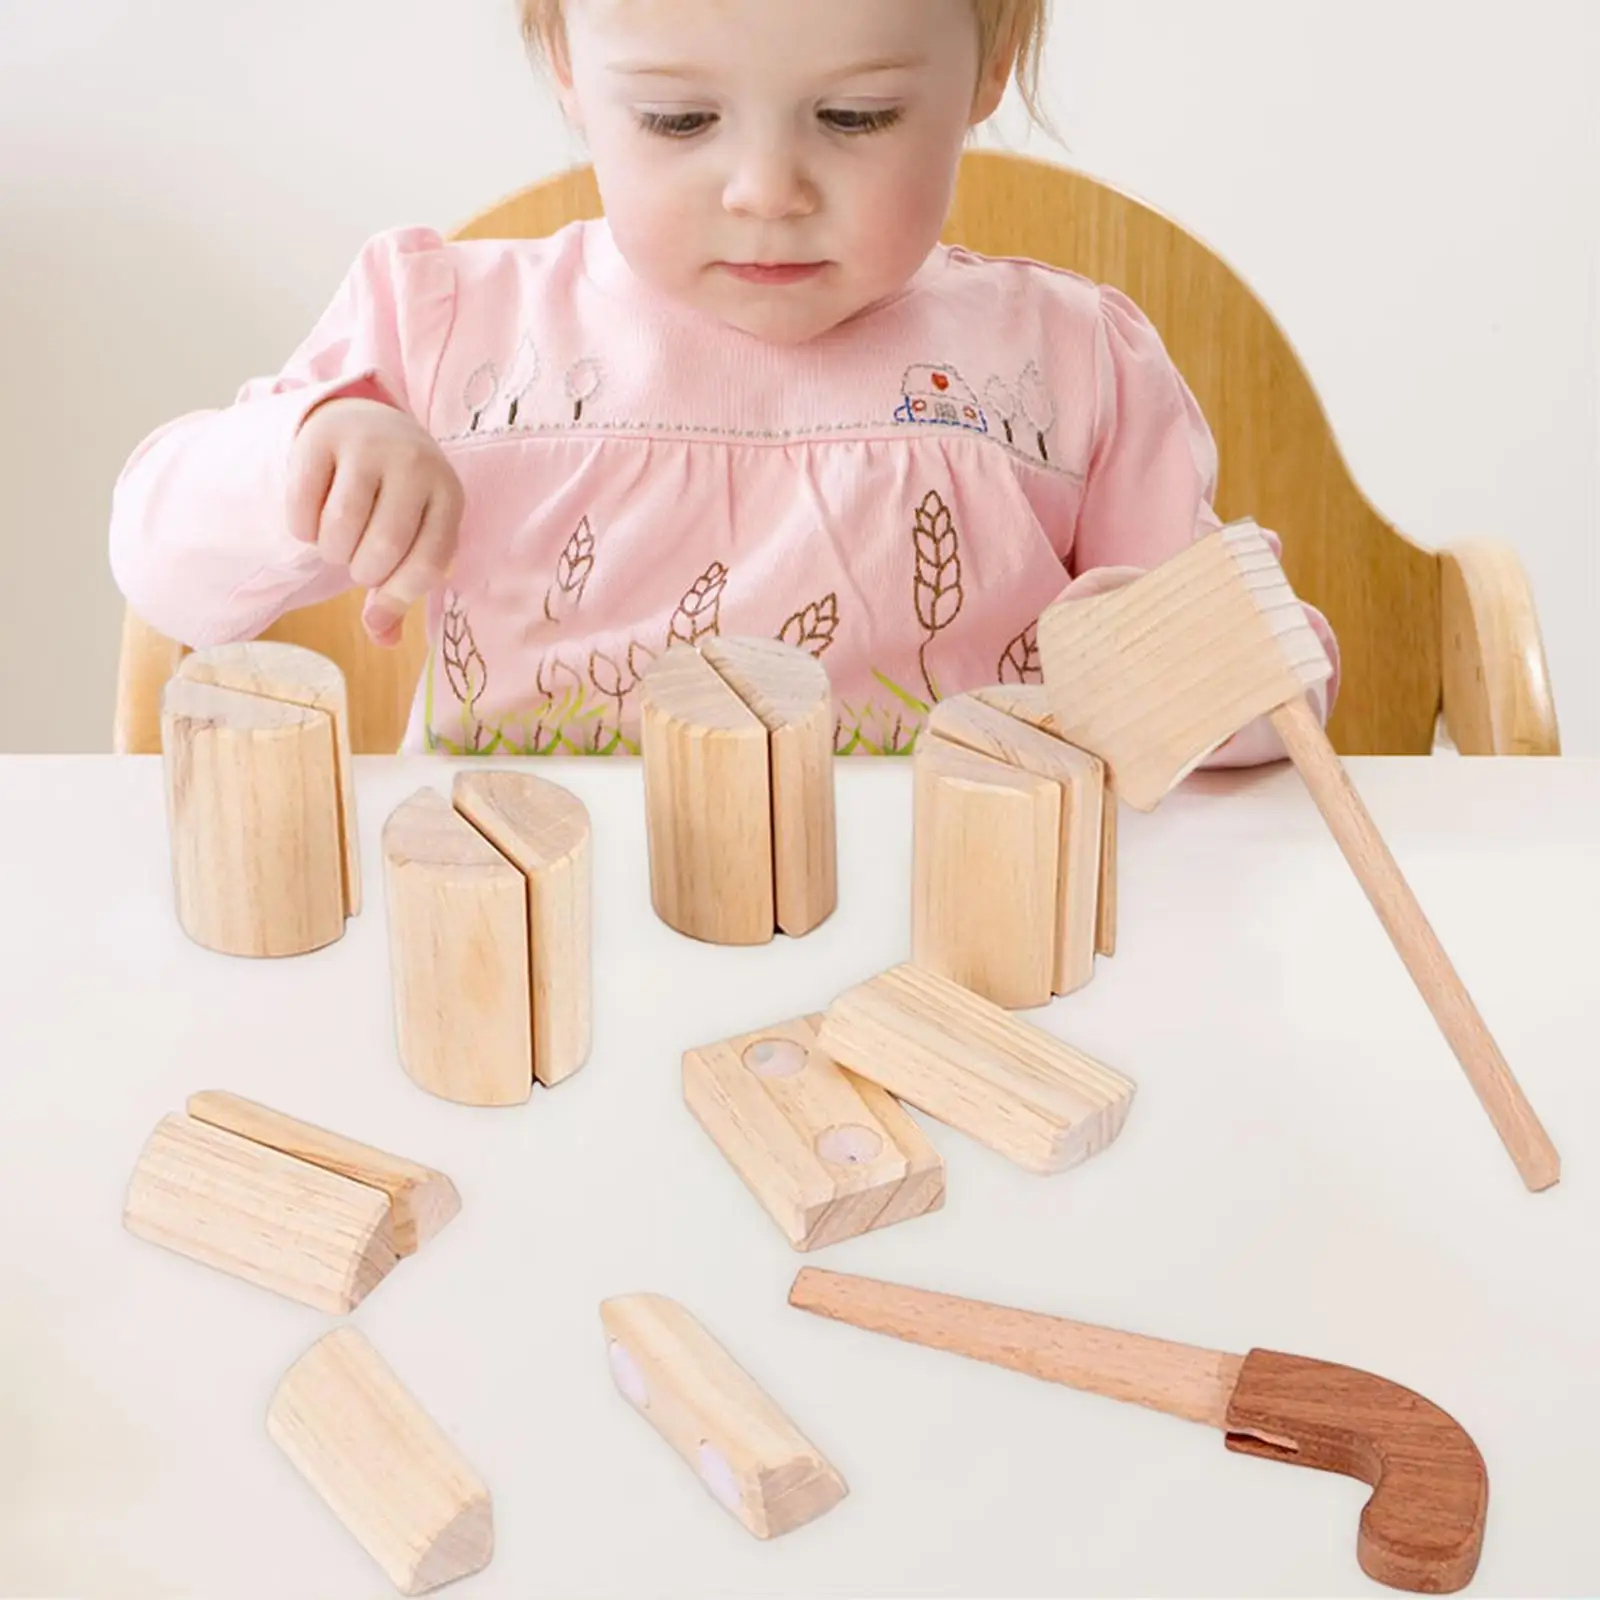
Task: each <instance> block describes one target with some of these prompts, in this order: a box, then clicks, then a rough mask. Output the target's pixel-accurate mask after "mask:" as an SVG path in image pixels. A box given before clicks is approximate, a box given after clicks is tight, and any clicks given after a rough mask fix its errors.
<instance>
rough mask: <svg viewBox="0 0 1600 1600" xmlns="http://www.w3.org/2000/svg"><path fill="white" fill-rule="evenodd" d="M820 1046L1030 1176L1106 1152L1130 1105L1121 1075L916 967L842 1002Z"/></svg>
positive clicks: (827, 1021)
mask: <svg viewBox="0 0 1600 1600" xmlns="http://www.w3.org/2000/svg"><path fill="white" fill-rule="evenodd" d="M817 1044H818V1047H819V1048H820V1049H822V1050H823V1051H825V1052H826V1053H827V1054H828V1055H829V1056H831V1057H832V1058H833V1059H834V1060H835V1061H837V1062H838V1063H839V1064H840V1066H842V1067H845V1068H847V1069H848V1070H849V1071H851V1072H854V1073H856V1074H857V1075H858V1076H860V1077H863V1078H869V1079H871V1081H872V1082H874V1083H877V1084H879V1085H881V1086H882V1087H883V1088H884V1089H886V1090H887V1091H888V1092H889V1093H890V1094H892V1095H894V1096H896V1097H897V1098H898V1099H901V1100H903V1101H905V1102H906V1104H907V1105H912V1106H915V1107H917V1109H918V1110H920V1111H923V1112H926V1113H927V1115H929V1116H930V1117H933V1118H934V1119H935V1120H937V1121H939V1122H943V1123H945V1124H947V1125H948V1126H950V1127H952V1128H956V1129H958V1130H959V1131H960V1132H962V1133H965V1134H967V1135H969V1136H970V1137H971V1138H974V1139H977V1140H979V1141H980V1142H981V1143H983V1144H986V1145H988V1146H989V1148H990V1149H992V1150H995V1151H997V1152H998V1153H999V1154H1001V1155H1003V1156H1005V1157H1006V1158H1007V1159H1008V1160H1011V1161H1015V1162H1016V1163H1017V1164H1018V1165H1019V1166H1022V1167H1024V1168H1026V1169H1027V1170H1028V1171H1030V1172H1036V1173H1054V1172H1062V1171H1065V1170H1066V1169H1067V1168H1069V1167H1073V1166H1076V1165H1078V1164H1079V1163H1080V1162H1083V1161H1086V1160H1087V1159H1088V1158H1089V1157H1090V1156H1092V1155H1094V1154H1096V1153H1097V1152H1098V1151H1100V1150H1103V1149H1104V1148H1105V1147H1106V1146H1107V1145H1108V1144H1110V1143H1111V1142H1112V1140H1113V1139H1115V1138H1116V1137H1117V1135H1118V1134H1119V1133H1120V1132H1121V1131H1122V1126H1123V1123H1124V1122H1125V1121H1126V1120H1127V1115H1128V1108H1129V1106H1130V1105H1131V1103H1132V1100H1133V1094H1134V1085H1133V1083H1132V1082H1131V1081H1130V1080H1129V1079H1127V1078H1125V1077H1124V1076H1123V1075H1122V1074H1121V1073H1120V1072H1115V1071H1113V1070H1112V1069H1111V1068H1109V1067H1105V1066H1102V1065H1101V1064H1100V1063H1099V1062H1097V1061H1093V1060H1091V1059H1090V1058H1089V1057H1088V1056H1085V1055H1082V1054H1080V1053H1079V1052H1078V1051H1076V1050H1073V1049H1072V1048H1071V1047H1070V1046H1068V1045H1066V1044H1063V1043H1062V1042H1061V1041H1060V1040H1059V1039H1057V1038H1055V1037H1054V1036H1053V1035H1051V1034H1048V1033H1046V1032H1044V1031H1043V1030H1042V1029H1039V1028H1034V1027H1030V1026H1029V1025H1028V1024H1027V1023H1025V1022H1022V1021H1020V1020H1019V1019H1018V1018H1016V1017H1013V1016H1012V1015H1011V1014H1010V1013H1009V1012H1007V1011H1006V1010H1004V1009H1003V1008H1002V1007H1000V1006H997V1005H995V1004H994V1003H993V1002H992V1001H989V1000H985V999H983V998H982V996H980V995H975V994H973V993H971V992H970V991H969V990H966V989H963V988H962V987H961V986H960V985H959V984H955V983H951V982H950V981H949V980H948V979H946V978H941V977H938V976H937V975H936V974H934V973H931V972H924V971H922V970H921V969H919V968H917V967H915V966H912V965H909V964H907V965H903V966H899V967H894V968H892V969H890V970H889V971H888V972H885V973H882V974H880V975H879V976H878V977H876V978H872V979H870V980H869V981H868V982H866V983H863V984H860V985H858V986H857V987H856V988H854V989H851V990H849V991H847V992H846V993H845V994H842V995H840V996H839V998H838V999H837V1000H835V1001H834V1003H833V1004H832V1005H831V1006H830V1007H829V1008H828V1009H827V1011H826V1012H825V1013H824V1014H823V1021H822V1026H821V1028H820V1029H819V1031H818V1034H817Z"/></svg>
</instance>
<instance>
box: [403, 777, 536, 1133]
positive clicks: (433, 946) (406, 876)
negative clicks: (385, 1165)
mask: <svg viewBox="0 0 1600 1600" xmlns="http://www.w3.org/2000/svg"><path fill="white" fill-rule="evenodd" d="M383 865H384V880H385V885H386V890H387V905H388V919H389V953H390V968H391V976H392V981H393V985H394V1003H395V1031H396V1036H397V1040H398V1044H399V1050H400V1060H401V1063H402V1065H403V1066H404V1067H405V1069H406V1072H407V1073H408V1074H409V1075H410V1076H411V1077H412V1078H413V1079H414V1080H415V1081H416V1082H417V1083H418V1084H420V1085H421V1086H422V1087H423V1088H424V1089H426V1090H428V1092H429V1093H430V1094H436V1095H438V1096H440V1097H441V1098H442V1099H445V1100H455V1101H458V1102H460V1103H462V1104H465V1105H478V1106H508V1105H517V1104H520V1103H521V1102H522V1101H525V1100H527V1099H528V1097H529V1096H530V1095H531V1094H532V1093H533V1020H532V1003H531V999H530V983H531V977H530V975H531V963H530V960H529V955H528V885H527V880H526V879H525V878H524V877H523V875H522V874H521V873H520V872H519V871H518V870H517V868H516V867H515V866H513V865H512V864H511V862H509V861H508V860H506V858H505V857H504V856H503V855H501V853H500V852H499V851H498V850H496V849H495V847H494V846H493V845H492V844H490V843H489V842H488V840H487V839H485V838H484V836H483V835H482V834H481V833H479V832H478V830H477V829H476V828H474V827H473V826H472V824H471V823H469V822H468V821H466V819H465V818H463V817H461V816H459V815H458V814H457V813H456V811H455V810H454V809H453V808H452V806H451V804H450V802H449V801H448V800H446V799H445V797H444V796H443V795H442V794H440V793H438V791H437V790H434V789H428V788H424V789H420V790H418V791H417V793H416V794H414V795H413V796H412V797H411V798H410V799H409V800H405V801H403V802H402V803H401V804H400V805H399V806H397V807H396V808H395V809H394V811H393V812H392V813H391V814H390V816H389V818H388V820H387V821H386V822H385V823H384V828H383Z"/></svg>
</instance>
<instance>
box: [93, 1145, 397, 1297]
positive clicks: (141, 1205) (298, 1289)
mask: <svg viewBox="0 0 1600 1600" xmlns="http://www.w3.org/2000/svg"><path fill="white" fill-rule="evenodd" d="M123 1226H124V1227H126V1228H127V1230H128V1232H129V1233H131V1234H134V1235H135V1236H136V1237H138V1238H140V1239H145V1240H148V1241H149V1242H150V1243H152V1244H158V1245H161V1246H163V1247H164V1248H166V1249H168V1250H173V1251H176V1252H177V1253H178V1254H179V1255H184V1256H188V1257H190V1258H191V1259H192V1260H195V1261H200V1262H204V1263H205V1265H207V1266H210V1267H216V1268H217V1269H218V1270H220V1271H222V1272H228V1273H231V1274H233V1276H235V1277H237V1278H243V1279H245V1280H246V1281H247V1282H249V1283H254V1284H259V1285H260V1286H261V1287H262V1288H264V1289H271V1290H273V1291H275V1292H276V1293H278V1294H281V1295H286V1296H288V1297H289V1298H290V1299H292V1300H298V1301H301V1302H302V1303H303V1304H305V1305H308V1306H314V1307H315V1308H316V1309H317V1310H319V1311H326V1312H329V1313H330V1314H332V1315H334V1316H343V1315H344V1314H345V1313H346V1312H348V1311H352V1310H354V1309H355V1307H356V1306H358V1305H359V1304H360V1303H361V1302H362V1300H364V1299H365V1298H366V1296H367V1295H368V1294H369V1293H370V1292H371V1291H372V1289H373V1288H375V1287H376V1286H377V1284H378V1283H379V1282H381V1281H382V1279H383V1278H384V1277H385V1276H386V1275H387V1273H388V1272H389V1271H390V1270H391V1269H392V1268H393V1266H394V1264H395V1261H396V1260H397V1255H396V1250H395V1243H394V1229H393V1224H392V1221H391V1217H390V1206H389V1198H388V1196H387V1195H386V1194H384V1193H383V1191H382V1190H380V1189H375V1188H371V1187H369V1186H368V1185H366V1184H363V1183H357V1182H355V1181H354V1180H353V1179H351V1178H347V1177H344V1176H342V1175H341V1174H339V1173H337V1172H332V1171H328V1170H326V1169H324V1168H322V1167H319V1166H314V1165H312V1164H311V1163H310V1162H308V1161H300V1160H296V1159H295V1158H294V1157H293V1156H289V1155H284V1154H283V1153H282V1152H281V1151H278V1150H274V1149H271V1148H270V1147H268V1146H266V1145H262V1144H257V1143H255V1142H254V1141H252V1140H250V1139H245V1138H241V1137H240V1136H239V1135H238V1134H235V1133H230V1132H228V1131H226V1130H225V1129H222V1128H214V1127H210V1126H208V1125H207V1124H206V1123H203V1122H198V1121H196V1120H195V1119H193V1118H192V1117H185V1116H167V1117H163V1118H162V1119H161V1121H160V1122H159V1123H158V1124H157V1125H156V1128H155V1130H154V1132H153V1133H152V1134H151V1135H150V1137H149V1139H148V1140H147V1141H146V1143H145V1146H144V1149H143V1151H142V1152H141V1153H140V1156H139V1161H138V1164H137V1165H136V1166H135V1168H134V1171H133V1176H132V1178H131V1179H130V1181H129V1184H128V1190H127V1195H126V1197H125V1200H124V1203H123Z"/></svg>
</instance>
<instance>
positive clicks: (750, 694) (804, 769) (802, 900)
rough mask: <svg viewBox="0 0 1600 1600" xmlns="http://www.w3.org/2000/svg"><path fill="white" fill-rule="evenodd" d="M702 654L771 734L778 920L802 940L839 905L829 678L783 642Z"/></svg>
mask: <svg viewBox="0 0 1600 1600" xmlns="http://www.w3.org/2000/svg"><path fill="white" fill-rule="evenodd" d="M700 651H701V654H702V655H703V656H704V657H705V659H706V660H707V661H708V662H710V664H711V665H712V666H713V667H714V668H715V669H716V671H717V673H718V674H719V675H720V676H721V678H722V680H723V682H725V683H726V684H727V685H728V687H729V688H730V689H732V690H733V691H734V693H735V694H737V695H738V696H739V698H740V699H741V700H743V701H744V703H745V704H746V705H747V706H748V707H749V708H750V710H751V711H753V712H754V713H755V714H756V716H758V717H759V718H760V719H761V721H762V723H763V724H764V725H765V727H766V729H767V734H768V740H769V750H770V761H771V781H772V846H773V885H774V893H775V895H776V901H775V904H776V920H777V924H778V928H779V930H780V931H781V932H783V933H786V934H788V935H789V936H790V937H791V938H796V939H798V938H800V937H802V936H803V935H805V934H807V933H810V932H811V931H812V929H814V928H817V927H820V926H821V925H822V923H824V922H825V921H827V919H828V918H829V917H830V916H832V915H833V912H834V909H835V908H836V907H837V905H838V903H839V882H838V843H837V827H836V822H835V816H834V792H833V791H834V784H833V761H834V756H833V726H834V710H833V690H832V686H831V685H830V683H829V681H828V674H827V671H826V670H825V669H824V667H823V665H822V663H821V662H820V661H818V660H817V658H816V657H815V656H813V655H811V654H809V653H808V652H807V651H804V650H799V649H796V648H795V647H794V646H793V645H788V644H784V643H783V642H782V641H781V640H777V639H747V638H720V637H716V636H713V637H712V638H709V639H707V640H706V641H705V643H704V644H702V645H701V647H700Z"/></svg>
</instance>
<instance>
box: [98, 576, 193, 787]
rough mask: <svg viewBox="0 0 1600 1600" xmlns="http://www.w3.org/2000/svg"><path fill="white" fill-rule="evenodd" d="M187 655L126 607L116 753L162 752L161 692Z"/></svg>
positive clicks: (115, 723) (114, 743) (114, 734)
mask: <svg viewBox="0 0 1600 1600" xmlns="http://www.w3.org/2000/svg"><path fill="white" fill-rule="evenodd" d="M184 654H185V651H184V647H183V646H182V645H181V644H179V643H178V642H177V641H176V640H174V639H169V638H167V637H166V636H165V635H164V634H160V633H157V632H156V630H155V629H154V628H152V627H151V626H150V624H149V623H148V622H146V621H145V620H144V618H143V617H141V616H139V615H137V613H135V611H134V609H133V607H132V606H124V608H123V612H122V651H121V659H120V661H119V662H118V664H117V704H116V712H115V718H114V721H113V724H112V732H111V748H112V750H113V751H115V753H116V754H117V755H119V756H149V755H159V754H160V753H161V691H162V690H163V689H164V688H165V687H166V684H167V679H168V678H170V677H171V676H172V675H173V673H175V672H176V671H177V670H178V663H179V662H180V661H182V660H183V657H184Z"/></svg>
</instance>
